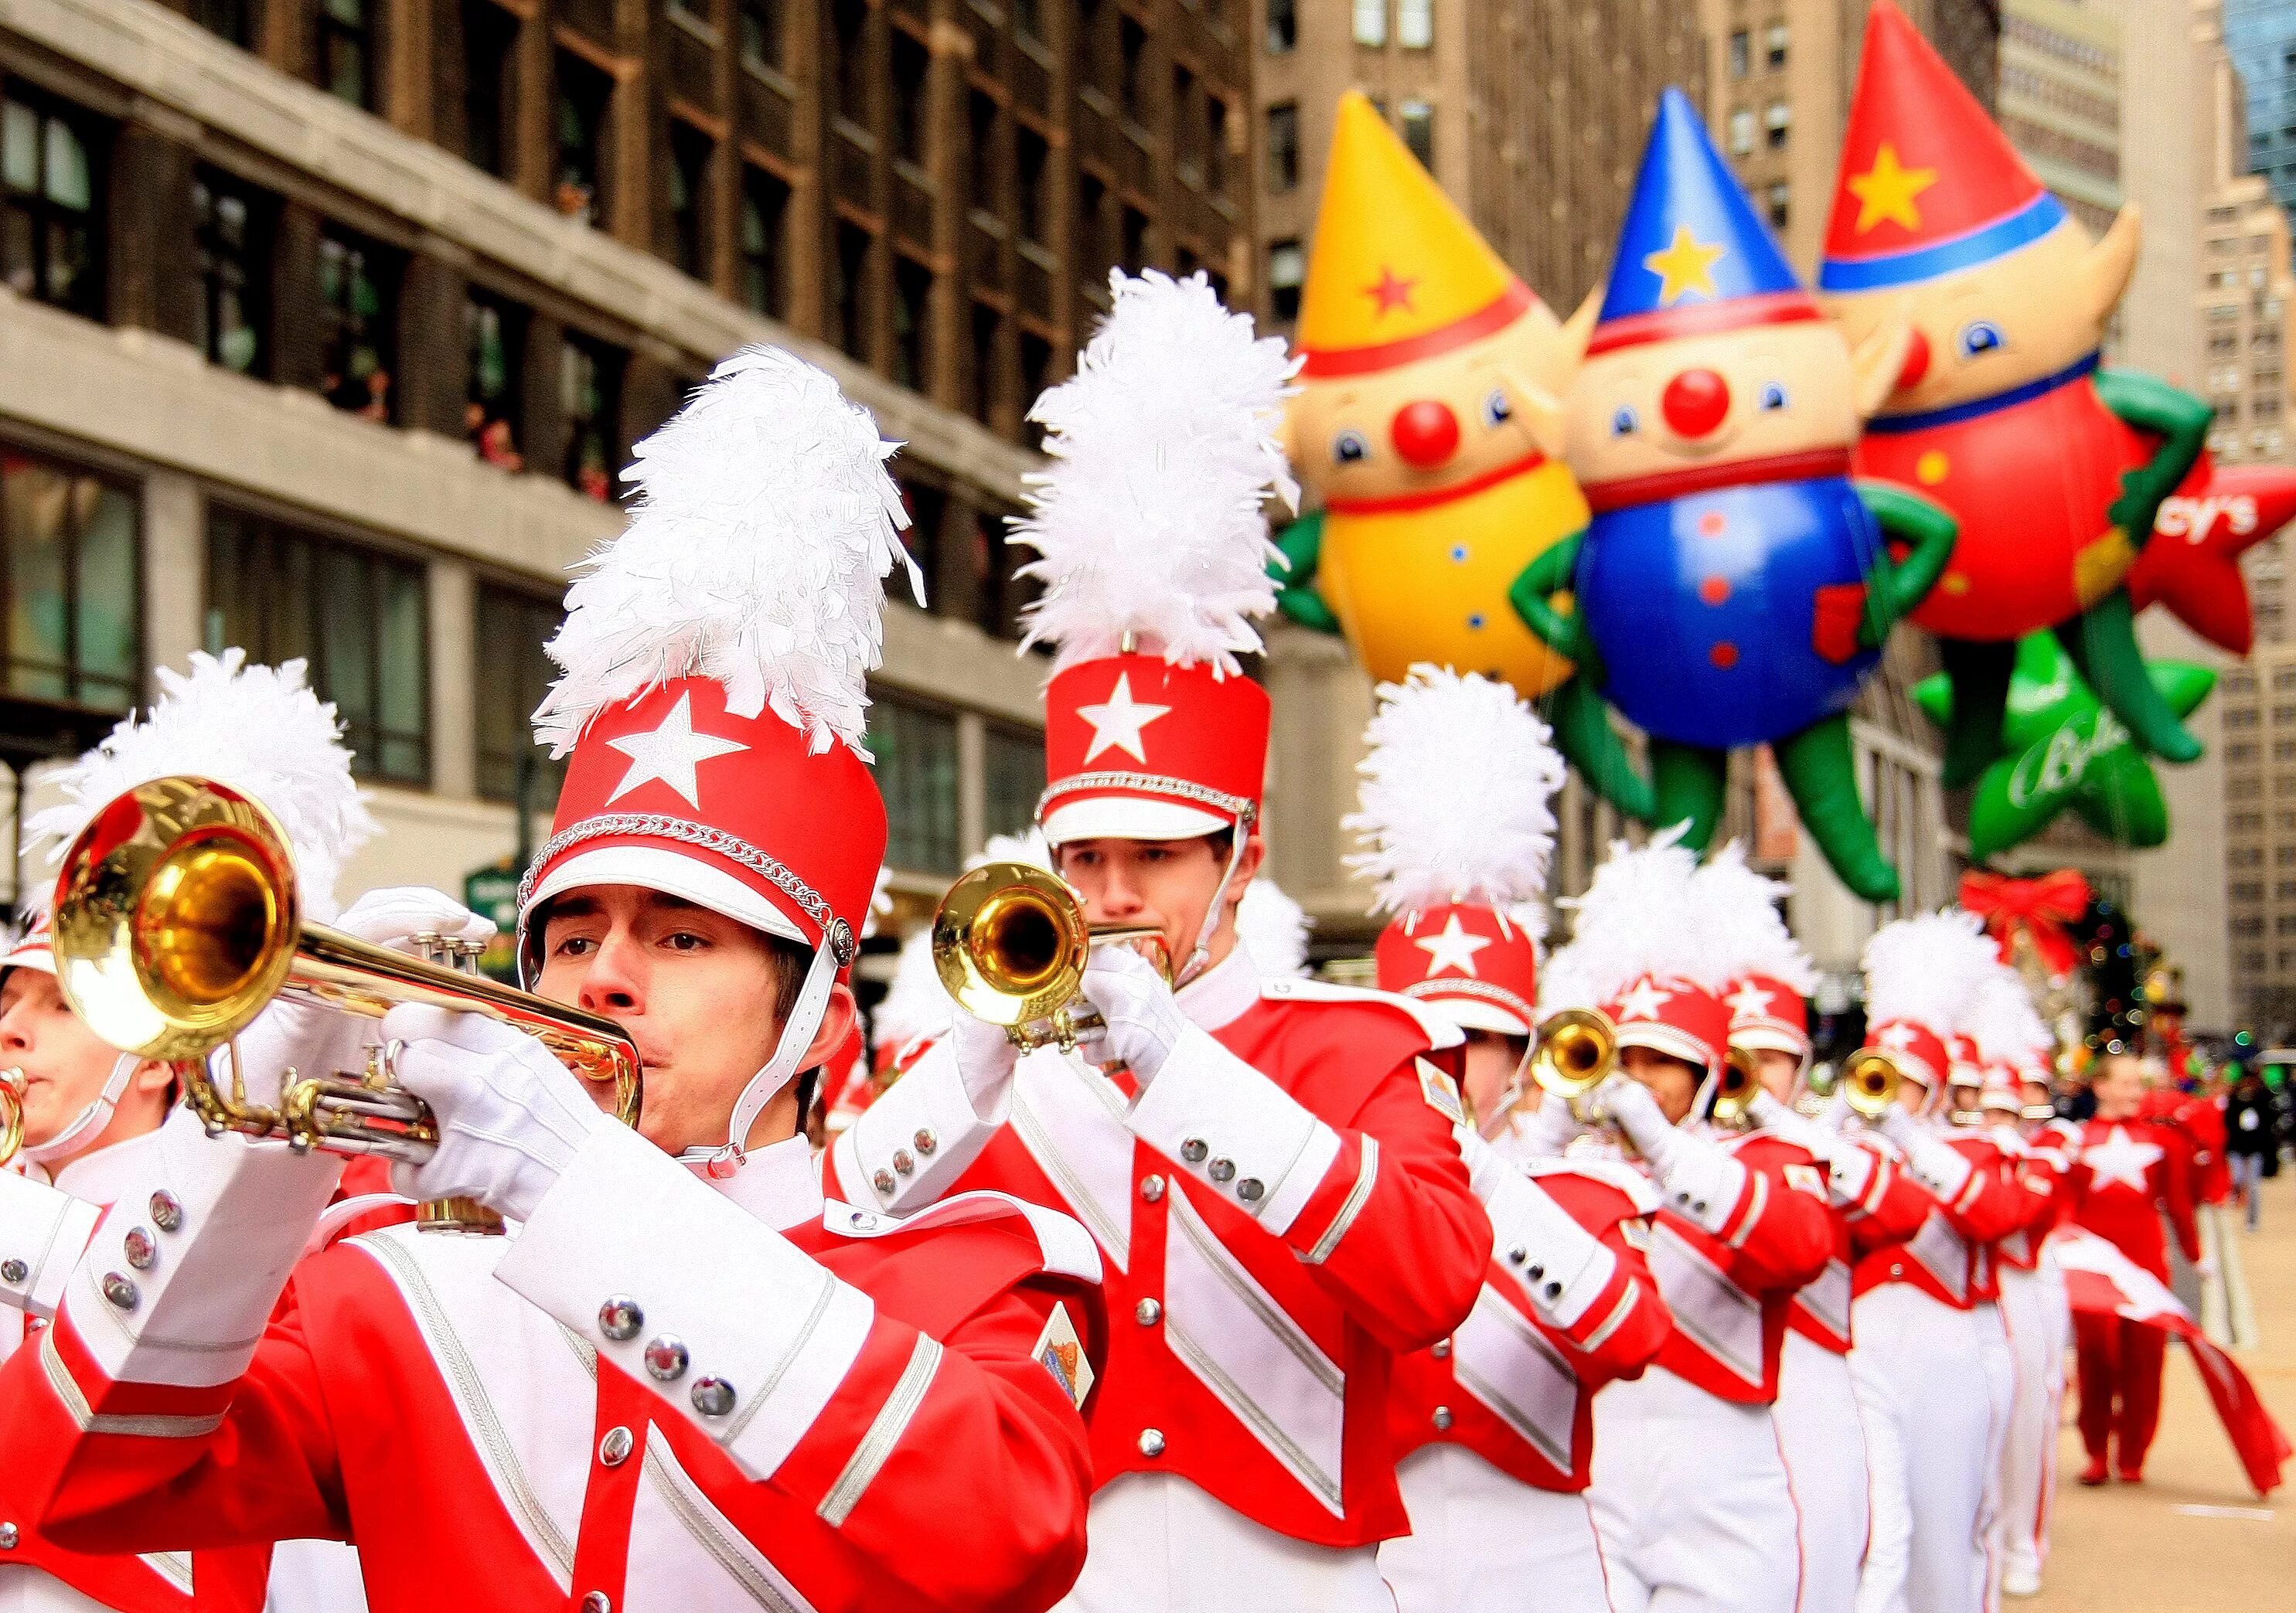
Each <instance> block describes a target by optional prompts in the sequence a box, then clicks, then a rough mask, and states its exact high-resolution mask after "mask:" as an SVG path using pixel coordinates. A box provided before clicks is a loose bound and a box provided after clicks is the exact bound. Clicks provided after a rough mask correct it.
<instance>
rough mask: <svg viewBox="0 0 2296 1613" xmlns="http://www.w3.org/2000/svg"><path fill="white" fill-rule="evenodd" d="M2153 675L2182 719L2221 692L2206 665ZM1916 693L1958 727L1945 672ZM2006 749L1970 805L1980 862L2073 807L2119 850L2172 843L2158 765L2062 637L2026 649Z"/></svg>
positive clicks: (2158, 669) (2004, 732)
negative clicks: (2086, 678) (2102, 698)
mask: <svg viewBox="0 0 2296 1613" xmlns="http://www.w3.org/2000/svg"><path fill="white" fill-rule="evenodd" d="M2146 670H2147V673H2148V675H2150V676H2151V678H2152V681H2153V688H2154V690H2155V691H2156V692H2158V694H2159V695H2160V697H2161V704H2162V705H2164V706H2166V707H2167V708H2169V710H2170V711H2172V712H2174V713H2175V714H2176V715H2177V716H2178V717H2179V718H2181V717H2183V716H2185V715H2186V714H2188V713H2189V712H2191V711H2192V710H2193V709H2194V708H2195V707H2197V706H2198V705H2199V704H2200V703H2201V702H2202V700H2205V699H2207V698H2208V694H2209V691H2210V690H2211V689H2213V688H2214V687H2215V686H2216V681H2217V675H2216V674H2215V673H2213V672H2211V671H2210V670H2209V669H2208V668H2207V667H2194V666H2190V665H2187V664H2186V663H2185V662H2182V661H2155V662H2153V664H2152V665H2151V666H2150V667H2148V668H2147V669H2146ZM1913 695H1914V701H1915V704H1916V705H1918V706H1920V707H1921V708H1922V710H1923V712H1924V713H1925V714H1926V715H1927V716H1929V717H1930V719H1931V721H1932V722H1935V723H1937V724H1938V725H1939V726H1941V727H1950V726H1951V725H1952V723H1953V721H1954V717H1955V711H1954V702H1955V700H1956V699H1957V698H1958V696H1959V691H1958V689H1957V688H1956V686H1955V685H1954V684H1953V683H1952V681H1951V679H1950V678H1949V677H1948V675H1946V674H1944V673H1939V674H1937V675H1935V676H1932V677H1927V678H1924V679H1923V680H1922V681H1921V682H1920V683H1919V684H1915V686H1914V690H1913ZM1997 748H1998V749H2002V750H2005V752H2006V753H2007V754H2006V755H2005V756H2003V757H2000V758H1999V759H1998V760H1997V761H1995V762H1994V763H1992V764H1991V765H1990V766H1988V767H1987V768H1986V769H1985V771H1984V773H1983V774H1981V775H1980V777H1979V779H1978V781H1977V789H1976V791H1975V793H1974V794H1973V795H1972V797H1971V799H1970V803H1969V855H1970V856H1972V857H1974V858H1976V859H1977V860H1978V861H1979V862H1983V861H1984V860H1985V859H1986V858H1988V857H1990V856H1994V855H1996V854H1997V853H1999V852H2003V851H2006V850H2007V849H2009V847H2012V846H2016V845H2020V844H2021V843H2022V842H2024V841H2026V840H2030V839H2032V838H2033V837H2034V836H2035V835H2037V834H2038V833H2040V832H2041V831H2042V830H2044V829H2046V828H2047V827H2048V826H2049V824H2050V823H2052V822H2054V820H2055V818H2056V816H2057V815H2058V814H2059V813H2061V812H2062V811H2064V810H2065V809H2066V808H2067V807H2071V809H2072V810H2073V811H2074V812H2075V813H2076V814H2078V815H2079V816H2080V818H2081V819H2082V821H2083V822H2085V823H2087V824H2088V825H2089V827H2090V828H2092V829H2094V830H2095V831H2097V832H2098V833H2099V834H2101V835H2103V836H2105V837H2106V838H2107V839H2111V840H2113V841H2115V842H2117V843H2118V844H2120V845H2123V846H2136V847H2145V846H2158V845H2161V844H2162V843H2163V842H2165V841H2166V840H2167V839H2168V838H2169V807H2168V803H2167V802H2166V801H2164V800H2163V799H2162V798H2161V782H2160V781H2159V780H2158V779H2156V778H2155V777H2153V766H2152V764H2151V763H2150V762H2149V761H2147V760H2146V759H2145V757H2144V752H2143V751H2142V750H2140V749H2138V748H2137V747H2136V744H2135V742H2134V741H2133V740H2132V738H2131V736H2130V734H2129V732H2128V729H2127V728H2126V727H2124V726H2122V725H2121V724H2120V720H2119V719H2118V718H2117V717H2115V716H2113V714H2112V712H2111V711H2109V710H2107V709H2105V708H2104V707H2103V705H2102V704H2100V703H2099V701H2098V700H2097V697H2096V695H2095V692H2093V691H2091V690H2090V688H2089V686H2088V685H2087V684H2086V683H2084V682H2082V680H2081V676H2080V674H2079V670H2078V669H2077V668H2076V667H2074V665H2073V662H2072V658H2071V656H2068V655H2067V654H2065V652H2064V650H2063V647H2062V645H2061V644H2060V643H2058V641H2057V638H2056V635H2054V634H2048V633H2036V634H2031V635H2028V636H2027V637H2026V638H2024V639H2023V640H2021V642H2020V643H2018V645H2017V665H2016V670H2015V675H2014V676H2013V677H2012V678H2011V680H2010V684H2009V695H2008V701H2007V708H2006V710H2005V713H2004V715H2003V717H2002V724H2001V733H2000V741H1999V745H1998V747H1997Z"/></svg>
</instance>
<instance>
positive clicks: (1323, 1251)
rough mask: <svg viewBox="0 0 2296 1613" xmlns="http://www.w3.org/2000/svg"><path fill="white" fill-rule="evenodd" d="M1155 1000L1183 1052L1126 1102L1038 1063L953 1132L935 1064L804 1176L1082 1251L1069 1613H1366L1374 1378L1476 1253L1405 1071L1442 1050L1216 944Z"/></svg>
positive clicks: (953, 1097)
mask: <svg viewBox="0 0 2296 1613" xmlns="http://www.w3.org/2000/svg"><path fill="white" fill-rule="evenodd" d="M1178 1001H1179V1004H1180V1006H1181V1008H1182V1009H1183V1011H1185V1013H1186V1015H1187V1017H1188V1018H1189V1019H1190V1020H1191V1021H1192V1022H1193V1026H1194V1027H1195V1028H1199V1029H1201V1031H1204V1032H1207V1033H1209V1034H1208V1035H1205V1036H1201V1038H1198V1037H1196V1036H1189V1037H1188V1038H1186V1039H1185V1040H1184V1041H1183V1043H1182V1044H1180V1046H1179V1047H1178V1048H1177V1049H1176V1050H1175V1051H1174V1052H1173V1053H1172V1055H1171V1058H1170V1060H1169V1063H1168V1064H1167V1065H1166V1067H1165V1068H1164V1069H1163V1070H1162V1071H1161V1072H1160V1074H1159V1075H1158V1076H1157V1077H1156V1079H1155V1081H1154V1083H1153V1084H1152V1085H1151V1086H1149V1087H1148V1089H1147V1090H1146V1092H1145V1093H1143V1094H1141V1095H1140V1097H1139V1098H1138V1099H1137V1100H1136V1101H1132V1100H1129V1099H1128V1098H1127V1096H1126V1095H1125V1094H1124V1093H1121V1092H1119V1090H1118V1088H1117V1087H1116V1086H1115V1085H1112V1084H1111V1082H1110V1081H1109V1080H1108V1079H1107V1078H1105V1077H1103V1076H1102V1075H1101V1074H1100V1073H1099V1072H1098V1071H1097V1070H1096V1069H1094V1068H1093V1067H1092V1066H1090V1065H1089V1064H1087V1063H1086V1062H1085V1061H1084V1060H1082V1059H1081V1058H1078V1057H1073V1056H1063V1055H1062V1054H1061V1053H1060V1052H1058V1051H1056V1050H1051V1049H1046V1050H1039V1051H1038V1052H1033V1053H1030V1054H1028V1055H1026V1056H1024V1057H1023V1058H1022V1059H1021V1061H1020V1064H1019V1068H1018V1070H1017V1072H1016V1076H1015V1079H1014V1082H1013V1088H1012V1095H1011V1112H1010V1114H1009V1116H1007V1115H1002V1114H999V1115H990V1116H982V1115H978V1114H976V1113H974V1111H973V1109H972V1101H971V1100H970V1099H969V1098H968V1097H967V1095H966V1093H965V1090H964V1085H963V1083H962V1081H961V1080H960V1078H959V1077H958V1075H957V1071H956V1068H955V1060H954V1057H953V1052H952V1050H951V1049H950V1047H949V1044H947V1043H942V1044H938V1045H936V1046H935V1047H934V1048H933V1049H932V1050H931V1051H930V1052H927V1053H926V1054H925V1055H924V1056H923V1058H922V1059H921V1060H919V1061H918V1063H917V1064H916V1066H915V1067H914V1069H911V1070H910V1072H909V1073H908V1074H907V1075H906V1076H905V1077H902V1078H901V1080H900V1082H899V1083H898V1085H895V1086H893V1087H892V1088H891V1089H890V1090H889V1091H888V1092H887V1093H885V1094H884V1095H883V1096H882V1097H881V1098H880V1099H878V1101H876V1102H875V1103H874V1104H873V1105H872V1106H871V1107H870V1108H869V1109H868V1110H867V1111H866V1112H865V1114H864V1115H863V1116H862V1117H861V1118H860V1120H859V1121H858V1122H857V1123H856V1124H855V1126H853V1128H852V1129H851V1130H850V1131H849V1132H847V1133H846V1134H845V1135H844V1136H843V1137H841V1138H840V1139H839V1141H838V1142H837V1144H836V1145H835V1146H834V1147H833V1148H832V1150H830V1152H829V1153H828V1154H827V1155H826V1156H824V1159H825V1161H826V1164H825V1167H824V1171H825V1176H826V1179H827V1180H828V1182H829V1183H831V1184H832V1191H836V1192H840V1193H843V1194H848V1195H850V1196H851V1197H853V1198H854V1199H855V1200H857V1202H860V1203H864V1204H868V1205H871V1206H873V1207H875V1208H880V1209H882V1210H885V1211H887V1212H889V1213H891V1214H896V1215H906V1214H908V1213H910V1212H911V1211H912V1210H913V1209H914V1208H916V1207H918V1206H920V1205H925V1204H930V1203H931V1202H933V1201H934V1200H938V1199H940V1198H941V1197H943V1196H944V1195H945V1194H947V1193H950V1192H954V1191H964V1190H967V1189H972V1188H996V1189H1000V1190H1002V1191H1009V1192H1012V1193H1013V1194H1016V1195H1017V1196H1019V1197H1021V1198H1023V1199H1028V1200H1035V1201H1037V1202H1039V1203H1046V1204H1054V1205H1059V1206H1062V1207H1063V1208H1066V1209H1068V1210H1069V1211H1070V1214H1072V1215H1074V1216H1076V1217H1077V1218H1078V1220H1080V1221H1081V1222H1083V1223H1084V1224H1085V1225H1086V1226H1087V1227H1088V1228H1090V1229H1091V1231H1092V1232H1093V1235H1094V1237H1095V1239H1096V1240H1097V1241H1098V1243H1099V1246H1100V1250H1101V1254H1102V1256H1103V1262H1104V1267H1105V1275H1104V1280H1103V1294H1104V1297H1105V1299H1106V1305H1107V1311H1108V1314H1109V1316H1110V1318H1111V1336H1110V1341H1109V1351H1108V1358H1107V1363H1106V1365H1105V1368H1104V1370H1103V1373H1102V1377H1101V1381H1100V1388H1099V1390H1098V1394H1097V1396H1096V1398H1095V1400H1094V1402H1093V1403H1092V1404H1091V1406H1090V1408H1089V1412H1088V1421H1089V1422H1090V1425H1091V1430H1092V1452H1093V1482H1094V1486H1095V1490H1096V1492H1097V1493H1096V1494H1095V1498H1094V1502H1093V1510H1092V1531H1093V1533H1092V1541H1093V1550H1092V1556H1091V1559H1090V1560H1089V1561H1088V1562H1087V1566H1086V1569H1085V1574H1084V1576H1083V1578H1082V1579H1081V1580H1079V1581H1078V1585H1077V1590H1076V1593H1075V1597H1074V1603H1075V1605H1076V1606H1078V1607H1079V1608H1086V1609H1097V1608H1100V1607H1103V1606H1109V1607H1118V1606H1122V1607H1131V1606H1144V1607H1178V1606H1192V1605H1193V1600H1192V1599H1193V1598H1195V1597H1198V1596H1202V1595H1210V1594H1214V1593H1217V1594H1219V1595H1222V1596H1225V1595H1226V1594H1227V1593H1231V1592H1233V1591H1234V1588H1235V1587H1236V1586H1237V1585H1238V1584H1250V1585H1251V1586H1252V1587H1253V1589H1254V1591H1255V1593H1257V1594H1259V1596H1261V1597H1262V1598H1263V1599H1265V1600H1266V1601H1268V1602H1269V1603H1270V1604H1271V1605H1277V1606H1286V1607H1291V1606H1299V1607H1306V1606H1318V1607H1329V1608H1341V1609H1353V1608H1357V1607H1364V1608H1382V1607H1386V1606H1388V1605H1390V1604H1389V1602H1388V1597H1387V1592H1386V1591H1385V1589H1384V1588H1383V1586H1382V1585H1381V1584H1380V1581H1379V1575H1378V1568H1377V1565H1376V1562H1375V1560H1374V1550H1373V1548H1374V1546H1375V1545H1376V1543H1378V1542H1379V1541H1381V1540H1384V1539H1387V1538H1389V1537H1390V1536H1392V1535H1399V1534H1401V1533H1403V1532H1404V1531H1405V1529H1406V1527H1407V1521H1406V1518H1405V1515H1404V1511H1403V1505H1402V1501H1401V1498H1400V1497H1399V1495H1398V1493H1397V1490H1396V1484H1395V1460H1394V1455H1393V1453H1392V1452H1391V1451H1390V1447H1389V1445H1388V1440H1387V1426H1386V1425H1387V1403H1388V1396H1389V1385H1390V1379H1391V1377H1392V1374H1393V1371H1394V1363H1395V1358H1396V1357H1397V1356H1398V1355H1402V1354H1406V1353H1408V1352H1410V1351H1412V1350H1415V1349H1423V1348H1425V1347H1428V1346H1430V1345H1431V1344H1433V1343H1434V1342H1435V1341H1436V1340H1438V1339H1444V1338H1447V1337H1448V1336H1450V1335H1451V1334H1452V1333H1453V1332H1454V1331H1456V1330H1457V1329H1458V1328H1459V1327H1460V1325H1461V1324H1462V1323H1463V1322H1464V1321H1465V1320H1466V1319H1467V1317H1468V1315H1469V1313H1470V1312H1471V1311H1472V1309H1473V1307H1474V1306H1475V1304H1476V1300H1477V1296H1478V1293H1479V1290H1480V1283H1481V1279H1482V1277H1483V1274H1484V1273H1485V1270H1486V1268H1487V1266H1488V1259H1489V1252H1490V1249H1491V1247H1492V1243H1491V1237H1492V1234H1491V1231H1490V1222H1489V1220H1488V1217H1487V1216H1485V1215H1484V1213H1483V1210H1482V1208H1481V1206H1480V1204H1479V1203H1478V1202H1477V1201H1476V1200H1475V1197H1474V1194H1473V1192H1472V1190H1471V1188H1470V1186H1469V1182H1468V1173H1467V1168H1466V1166H1465V1165H1464V1162H1463V1161H1462V1160H1461V1159H1460V1156H1459V1149H1458V1144H1457V1143H1456V1141H1455V1140H1454V1138H1453V1136H1452V1126H1453V1123H1454V1120H1455V1119H1456V1098H1449V1097H1447V1096H1446V1094H1447V1093H1449V1092H1450V1091H1451V1088H1450V1084H1449V1078H1448V1077H1447V1076H1445V1075H1443V1074H1442V1072H1441V1071H1439V1070H1438V1069H1435V1068H1434V1067H1433V1066H1432V1065H1431V1064H1430V1063H1428V1062H1427V1060H1426V1059H1425V1057H1424V1055H1425V1054H1427V1053H1428V1052H1430V1051H1431V1050H1432V1048H1433V1047H1434V1045H1435V1044H1436V1041H1437V1039H1438V1038H1439V1037H1441V1038H1443V1039H1448V1038H1449V1037H1450V1036H1453V1035H1456V1033H1453V1032H1450V1031H1449V1030H1448V1028H1435V1027H1432V1026H1431V1025H1430V1024H1428V1023H1425V1022H1423V1021H1422V1020H1421V1019H1418V1018H1416V1017H1415V1011H1413V1010H1411V1009H1410V1008H1409V1006H1408V1005H1407V1004H1406V1003H1403V1002H1402V1001H1400V1000H1398V999H1397V998H1393V997H1389V996H1386V995H1382V994H1380V993H1375V992H1366V991H1358V990H1351V989H1349V988H1347V987H1336V986H1326V985H1323V984H1320V983H1318V982H1315V981H1311V980H1305V979H1299V978H1292V977H1283V978H1261V977H1260V976H1259V973H1258V972H1257V970H1255V969H1254V967H1253V965H1252V962H1251V958H1250V956H1249V955H1248V954H1246V953H1245V951H1244V950H1243V949H1242V947H1236V948H1234V949H1233V950H1232V951H1230V952H1229V954H1228V955H1227V956H1226V958H1225V959H1223V960H1222V961H1221V962H1218V963H1217V964H1215V965H1214V966H1213V967H1212V968H1210V970H1207V971H1205V972H1204V973H1203V974H1201V976H1199V977H1198V978H1196V979H1195V980H1193V982H1191V983H1190V984H1189V985H1187V986H1186V987H1184V988H1183V989H1182V990H1181V991H1180V992H1179V994H1178ZM1439 1102H1447V1103H1449V1104H1450V1105H1451V1106H1452V1109H1451V1112H1450V1113H1446V1112H1445V1110H1444V1109H1442V1108H1439V1107H1438V1104H1439ZM1238 1576H1246V1577H1243V1578H1239V1577H1238Z"/></svg>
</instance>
